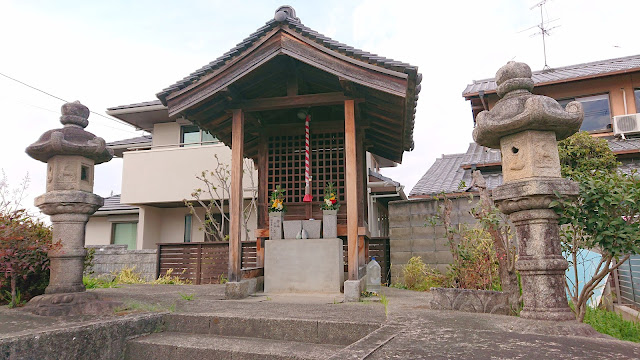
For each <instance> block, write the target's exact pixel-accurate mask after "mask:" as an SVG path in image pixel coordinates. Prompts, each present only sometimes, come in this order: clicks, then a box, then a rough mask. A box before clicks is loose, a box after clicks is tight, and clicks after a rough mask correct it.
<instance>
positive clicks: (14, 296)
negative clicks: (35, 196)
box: [0, 171, 57, 307]
mask: <svg viewBox="0 0 640 360" xmlns="http://www.w3.org/2000/svg"><path fill="white" fill-rule="evenodd" d="M28 186H29V175H28V174H27V175H26V176H25V177H24V178H23V179H22V182H21V183H20V185H19V186H18V187H16V188H11V187H10V186H9V183H8V181H7V176H6V174H5V173H4V171H2V177H0V299H2V298H3V297H5V296H4V294H3V293H4V292H8V294H9V296H8V298H9V299H8V301H9V306H10V307H13V306H17V305H20V301H21V300H25V299H28V298H29V297H32V296H35V295H39V294H41V293H42V292H44V287H46V286H47V283H48V282H49V274H48V270H49V258H48V257H47V252H48V251H49V250H51V249H52V248H54V247H57V245H52V242H51V229H50V227H49V226H47V225H45V224H44V223H42V222H41V221H39V220H38V219H35V218H34V217H32V216H30V215H29V214H28V213H27V212H26V211H25V210H24V209H22V208H21V203H22V200H23V199H24V197H25V194H26V190H27V188H28ZM7 288H8V289H9V290H6V289H7Z"/></svg>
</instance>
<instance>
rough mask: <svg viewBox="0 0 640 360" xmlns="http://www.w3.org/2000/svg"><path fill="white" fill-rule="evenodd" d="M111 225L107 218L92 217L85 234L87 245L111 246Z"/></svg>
mask: <svg viewBox="0 0 640 360" xmlns="http://www.w3.org/2000/svg"><path fill="white" fill-rule="evenodd" d="M111 224H112V223H111V222H109V221H107V217H106V216H92V217H90V218H89V222H87V228H86V232H85V240H84V243H85V245H109V244H111Z"/></svg>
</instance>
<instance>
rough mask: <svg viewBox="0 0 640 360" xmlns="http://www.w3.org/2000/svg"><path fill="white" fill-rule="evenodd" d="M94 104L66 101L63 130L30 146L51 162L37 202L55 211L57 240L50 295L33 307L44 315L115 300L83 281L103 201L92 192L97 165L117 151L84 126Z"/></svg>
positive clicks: (52, 213)
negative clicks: (90, 228) (90, 224)
mask: <svg viewBox="0 0 640 360" xmlns="http://www.w3.org/2000/svg"><path fill="white" fill-rule="evenodd" d="M88 117H89V109H88V108H87V107H86V106H84V105H82V104H80V103H79V102H77V101H76V102H74V103H67V104H64V105H63V106H62V116H61V117H60V122H61V123H62V124H63V125H64V127H63V128H62V129H55V130H49V131H47V132H45V133H44V134H43V135H42V136H41V137H40V139H39V140H38V141H37V142H35V143H34V144H31V145H30V146H29V147H27V154H29V156H31V157H32V158H34V159H36V160H40V161H42V162H46V163H47V192H46V193H45V194H43V195H40V196H38V197H37V198H36V199H35V205H36V206H37V207H39V208H40V210H41V211H42V212H43V213H45V214H47V215H50V216H51V222H52V224H53V242H54V243H56V242H59V243H60V245H61V246H60V247H58V248H55V249H54V250H51V251H50V252H49V259H50V260H51V275H50V279H49V286H47V288H46V290H45V295H41V296H37V297H35V298H33V299H32V300H31V301H30V302H29V304H28V309H30V310H31V311H32V312H34V313H36V314H39V315H53V316H56V315H75V314H87V313H96V312H100V310H101V309H104V306H100V304H106V305H107V307H108V306H109V305H110V304H112V303H110V302H100V301H97V295H95V294H92V293H86V292H85V287H84V285H83V284H82V273H83V263H84V257H85V254H86V250H85V248H84V237H85V226H86V224H87V221H88V220H89V216H90V215H91V214H93V213H94V212H96V210H98V208H99V207H100V206H102V204H103V199H102V198H101V197H100V196H98V195H96V194H94V193H93V177H94V171H93V170H94V165H95V164H100V163H103V162H107V161H109V160H111V158H112V157H113V152H112V151H111V150H110V149H107V148H106V144H105V141H104V140H103V139H102V138H99V137H96V136H95V135H93V134H92V133H89V132H87V131H85V130H84V128H85V127H86V126H87V125H88V124H89V121H88V120H87V118H88Z"/></svg>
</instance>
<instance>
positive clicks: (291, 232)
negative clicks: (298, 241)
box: [282, 220, 302, 239]
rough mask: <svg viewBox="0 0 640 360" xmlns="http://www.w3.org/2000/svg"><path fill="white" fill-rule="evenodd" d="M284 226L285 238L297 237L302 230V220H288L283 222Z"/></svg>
mask: <svg viewBox="0 0 640 360" xmlns="http://www.w3.org/2000/svg"><path fill="white" fill-rule="evenodd" d="M282 226H283V228H284V238H285V239H295V238H296V236H297V235H298V233H299V232H300V231H302V221H301V220H287V221H283V222H282Z"/></svg>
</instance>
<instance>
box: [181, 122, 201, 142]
mask: <svg viewBox="0 0 640 360" xmlns="http://www.w3.org/2000/svg"><path fill="white" fill-rule="evenodd" d="M180 142H181V143H182V144H184V145H183V146H195V145H199V144H200V128H199V127H197V126H195V125H189V126H183V127H182V137H181V139H180Z"/></svg>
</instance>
